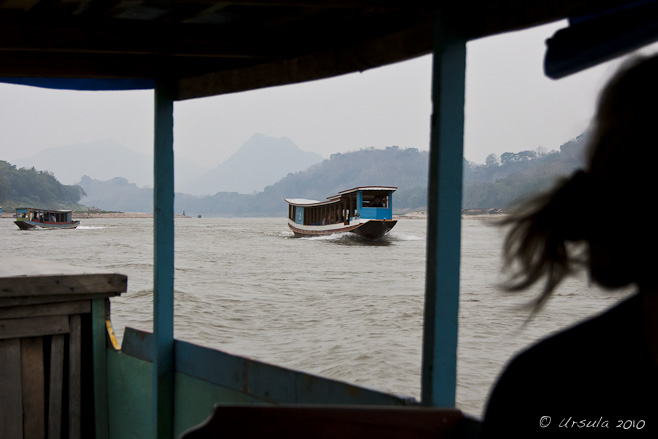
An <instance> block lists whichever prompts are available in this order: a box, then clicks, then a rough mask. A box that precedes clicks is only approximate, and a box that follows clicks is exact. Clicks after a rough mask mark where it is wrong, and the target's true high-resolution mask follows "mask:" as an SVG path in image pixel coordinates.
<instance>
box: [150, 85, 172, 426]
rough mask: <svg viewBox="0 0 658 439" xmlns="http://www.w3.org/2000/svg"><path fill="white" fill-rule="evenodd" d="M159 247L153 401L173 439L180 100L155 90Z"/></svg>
mask: <svg viewBox="0 0 658 439" xmlns="http://www.w3.org/2000/svg"><path fill="white" fill-rule="evenodd" d="M154 144H155V145H154V185H153V186H154V190H153V194H154V195H153V197H154V200H153V203H154V205H153V213H154V222H153V229H154V241H153V242H154V246H153V256H154V264H153V334H154V336H155V343H154V345H153V358H154V359H155V361H154V363H153V398H154V402H155V403H154V408H155V411H154V421H155V431H156V433H157V437H158V439H170V438H173V431H174V428H173V419H174V403H173V401H174V101H173V86H172V84H171V83H169V82H166V81H158V82H156V86H155V137H154Z"/></svg>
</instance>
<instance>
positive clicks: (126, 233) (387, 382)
mask: <svg viewBox="0 0 658 439" xmlns="http://www.w3.org/2000/svg"><path fill="white" fill-rule="evenodd" d="M487 224H488V223H486V222H483V221H479V220H464V221H463V233H462V255H463V256H462V263H461V305H460V306H461V309H460V320H459V322H460V331H459V352H458V357H459V362H458V390H457V392H458V393H457V403H458V406H459V407H460V408H461V409H463V410H464V411H466V412H468V413H471V414H474V415H479V414H480V412H481V410H482V408H483V405H484V402H485V400H486V396H487V393H488V390H489V388H490V386H491V384H492V382H493V381H494V380H495V377H496V376H497V374H498V373H499V371H500V369H501V368H502V367H503V365H504V364H505V362H506V361H507V360H508V358H509V357H510V356H511V355H512V354H513V353H514V352H516V351H518V350H519V349H521V348H523V347H524V346H527V345H528V344H529V343H532V342H533V341H534V340H536V339H538V338H539V337H542V336H544V335H546V334H548V333H550V332H552V331H555V330H557V329H559V328H561V327H564V326H566V325H569V324H571V323H573V322H576V321H578V320H580V319H582V318H584V317H585V316H587V315H591V314H593V313H596V312H598V311H599V310H602V309H604V308H606V307H608V306H611V305H612V304H614V303H615V302H616V301H618V300H620V299H621V297H620V296H619V295H616V294H610V293H602V292H600V291H596V290H593V289H591V288H589V287H588V285H587V282H586V281H585V280H583V279H579V280H574V281H571V282H567V283H565V285H564V286H563V287H562V288H561V289H560V292H559V294H558V295H557V296H556V297H554V298H553V299H551V301H550V302H549V303H548V305H547V307H546V309H545V310H544V311H543V312H542V313H541V314H540V315H538V316H537V317H536V318H535V319H533V320H532V321H531V322H530V323H529V324H528V325H527V326H526V327H523V323H524V321H525V319H526V317H527V315H528V314H527V311H526V310H525V309H520V307H519V305H520V304H523V303H526V302H527V301H528V300H529V299H530V296H528V295H525V296H518V295H507V294H503V293H501V292H500V290H499V288H498V285H499V284H500V281H501V278H500V274H499V273H500V245H501V240H502V231H501V230H500V229H499V228H497V227H491V226H489V225H487ZM425 229H426V222H425V221H422V220H401V221H399V222H398V224H397V225H396V227H395V229H394V230H392V231H391V232H390V233H389V234H388V235H386V236H384V237H383V238H382V239H381V240H378V241H374V242H373V241H365V240H363V239H361V238H360V237H358V236H357V235H354V234H349V233H348V234H339V235H330V236H324V237H314V238H293V237H292V236H293V235H292V232H290V231H289V229H288V227H287V224H286V221H285V219H271V218H265V219H262V218H260V219H242V220H241V219H233V218H232V219H224V218H203V219H197V218H187V219H176V255H175V257H176V262H175V263H176V271H175V293H174V297H175V331H176V337H177V338H180V339H184V340H187V341H191V342H195V343H199V344H203V345H206V346H210V347H215V348H218V349H223V350H226V351H228V352H231V353H236V354H241V355H246V356H249V357H252V358H256V359H259V360H262V361H266V362H269V363H274V364H279V365H282V366H286V367H291V368H295V369H300V370H304V371H308V372H311V373H316V374H321V375H325V376H328V377H331V378H336V379H340V380H345V381H349V382H352V383H356V384H361V385H365V386H368V387H372V388H377V389H381V390H385V391H389V392H393V393H396V394H401V395H407V396H414V397H416V398H419V397H420V364H421V346H422V325H423V321H422V319H423V303H424V286H425V233H426V230H425ZM0 233H2V235H3V248H4V251H5V253H7V254H21V252H29V253H30V254H33V253H36V254H38V257H40V258H44V259H52V260H56V261H60V262H65V263H70V264H73V265H79V266H86V267H97V268H103V269H109V270H112V271H116V272H120V273H124V274H127V275H128V293H127V294H125V295H124V296H123V297H120V298H116V299H113V300H112V321H113V324H114V326H115V330H116V333H117V336H118V337H119V338H121V336H122V334H123V330H124V327H125V326H133V327H137V328H141V329H146V330H149V331H150V330H151V327H152V308H153V304H152V294H153V293H152V288H153V287H152V285H153V280H152V278H153V274H152V270H153V227H152V220H150V219H97V220H84V221H83V224H82V225H81V226H80V227H78V229H75V230H53V231H48V233H31V232H21V231H19V230H18V228H16V226H15V225H14V224H13V222H11V221H0Z"/></svg>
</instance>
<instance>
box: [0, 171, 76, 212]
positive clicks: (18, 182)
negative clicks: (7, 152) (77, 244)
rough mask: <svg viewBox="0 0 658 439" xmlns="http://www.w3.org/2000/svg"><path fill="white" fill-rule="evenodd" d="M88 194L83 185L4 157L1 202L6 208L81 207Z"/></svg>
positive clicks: (0, 190) (0, 172)
mask: <svg viewBox="0 0 658 439" xmlns="http://www.w3.org/2000/svg"><path fill="white" fill-rule="evenodd" d="M84 195H85V192H84V190H83V189H82V188H81V187H80V186H68V185H63V184H61V183H60V182H59V181H57V179H56V178H55V176H54V175H53V174H52V173H50V172H47V171H37V170H36V169H34V168H31V169H26V168H20V169H16V166H14V165H12V164H10V163H8V162H6V161H4V160H0V204H2V205H3V207H5V208H6V207H10V208H11V207H14V208H15V207H18V206H26V207H42V208H46V209H61V208H77V207H79V206H78V202H79V201H80V198H81V197H82V196H84Z"/></svg>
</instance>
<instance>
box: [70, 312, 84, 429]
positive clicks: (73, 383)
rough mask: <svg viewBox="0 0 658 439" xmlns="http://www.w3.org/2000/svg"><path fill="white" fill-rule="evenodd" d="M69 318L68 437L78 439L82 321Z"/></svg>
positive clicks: (78, 318) (76, 317) (80, 398)
mask: <svg viewBox="0 0 658 439" xmlns="http://www.w3.org/2000/svg"><path fill="white" fill-rule="evenodd" d="M69 320H70V325H71V335H70V336H69V438H70V439H80V421H81V418H80V412H81V400H82V394H81V393H82V386H81V381H82V369H81V352H82V339H81V334H82V328H81V326H82V321H81V318H80V316H79V315H73V316H71V317H70V318H69Z"/></svg>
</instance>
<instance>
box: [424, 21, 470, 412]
mask: <svg viewBox="0 0 658 439" xmlns="http://www.w3.org/2000/svg"><path fill="white" fill-rule="evenodd" d="M446 28H447V26H446V23H444V22H442V20H441V19H440V17H439V16H438V15H437V18H436V22H435V31H434V64H433V72H432V75H433V78H432V104H433V109H432V127H431V128H432V133H431V143H430V164H429V183H428V222H427V271H426V285H425V317H424V318H425V324H424V333H423V365H422V385H421V403H422V404H423V405H427V406H440V407H454V406H455V393H456V387H457V334H458V323H459V321H458V320H459V261H460V251H461V204H462V166H463V163H462V162H463V156H464V145H463V139H464V92H465V71H466V40H465V39H463V38H460V37H457V36H455V35H452V34H450V32H449V31H447V30H446Z"/></svg>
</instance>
